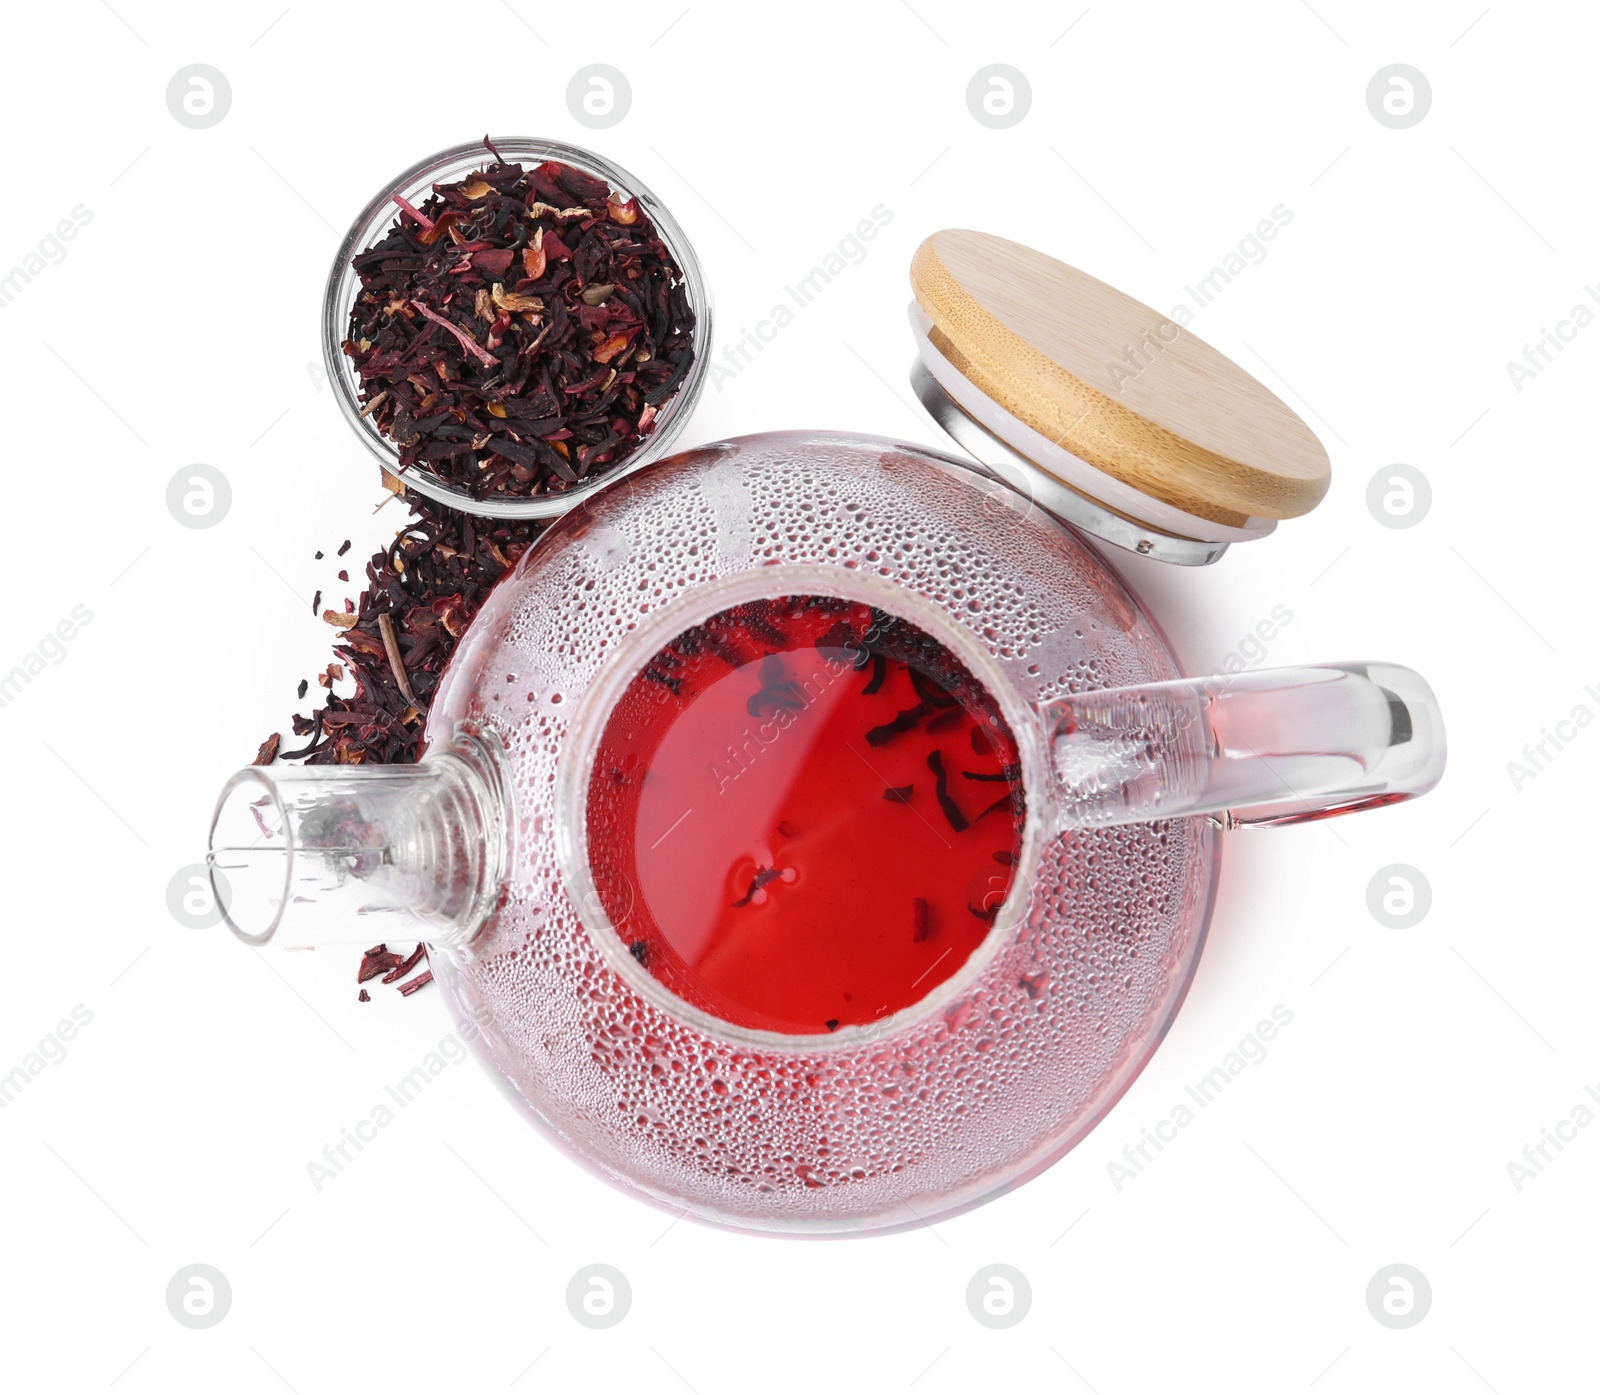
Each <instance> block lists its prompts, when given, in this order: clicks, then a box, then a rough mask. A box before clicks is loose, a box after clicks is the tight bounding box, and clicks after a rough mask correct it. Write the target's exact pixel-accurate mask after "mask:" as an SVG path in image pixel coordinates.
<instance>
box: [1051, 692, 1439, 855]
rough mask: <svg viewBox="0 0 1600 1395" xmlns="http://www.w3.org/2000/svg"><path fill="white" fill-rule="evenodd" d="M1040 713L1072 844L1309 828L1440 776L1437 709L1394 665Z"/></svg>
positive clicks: (1127, 696)
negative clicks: (1110, 836) (1087, 833)
mask: <svg viewBox="0 0 1600 1395" xmlns="http://www.w3.org/2000/svg"><path fill="white" fill-rule="evenodd" d="M1040 712H1041V715H1042V717H1043V718H1044V721H1045V727H1046V733H1047V736H1048V741H1049V751H1050V755H1051V757H1052V760H1053V764H1054V767H1055V773H1056V776H1057V779H1058V782H1059V783H1058V786H1057V790H1056V794H1057V803H1058V810H1059V814H1058V818H1059V824H1060V828H1061V830H1062V831H1063V832H1065V831H1067V830H1070V829H1075V828H1098V827H1105V826H1108V825H1112V824H1127V823H1142V822H1145V821H1148V820H1154V819H1169V818H1181V817H1185V816H1187V815H1190V814H1221V815H1223V816H1224V818H1223V821H1224V822H1225V823H1226V824H1227V826H1228V827H1230V828H1231V827H1240V826H1242V827H1256V828H1259V827H1267V826H1270V825H1274V824H1293V823H1305V822H1308V821H1311V820H1314V819H1325V818H1331V817H1333V816H1334V815H1335V814H1348V813H1354V812H1355V811H1356V810H1358V809H1371V808H1377V807H1380V806H1381V805H1384V804H1394V803H1397V802H1399V801H1400V800H1403V799H1411V798H1414V797H1415V796H1417V795H1419V794H1424V793H1426V792H1427V791H1428V790H1430V789H1432V788H1433V787H1434V785H1436V784H1438V782H1439V777H1440V775H1442V774H1443V773H1444V763H1445V736H1444V722H1443V719H1442V717H1441V715H1440V712H1439V703H1438V700H1437V699H1436V698H1435V697H1434V695H1433V690H1432V689H1431V688H1429V687H1428V685H1427V683H1426V682H1425V681H1424V680H1423V678H1422V677H1421V675H1419V674H1417V673H1414V672H1412V670H1410V669H1408V668H1402V667H1400V666H1399V665H1397V664H1383V663H1363V664H1318V665H1306V666H1304V667H1297V668H1279V669H1264V670H1258V671H1255V672H1250V673H1240V674H1235V675H1232V676H1226V675H1215V676H1213V677H1209V678H1195V679H1178V680H1176V681H1174V682H1170V683H1150V684H1146V685H1144V686H1141V687H1132V688H1106V689H1101V690H1099V691H1097V692H1086V693H1075V694H1073V695H1072V696H1070V697H1064V698H1059V699H1057V700H1055V701H1053V702H1049V703H1045V704H1041V707H1040Z"/></svg>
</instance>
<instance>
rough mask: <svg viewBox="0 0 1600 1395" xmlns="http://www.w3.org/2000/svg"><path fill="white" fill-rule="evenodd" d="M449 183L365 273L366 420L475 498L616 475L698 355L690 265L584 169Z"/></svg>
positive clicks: (414, 211) (370, 251) (360, 310)
mask: <svg viewBox="0 0 1600 1395" xmlns="http://www.w3.org/2000/svg"><path fill="white" fill-rule="evenodd" d="M484 144H485V146H486V147H487V151H488V153H489V154H490V155H492V156H493V162H492V163H489V164H487V165H486V167H485V168H484V169H482V170H479V171H476V172H474V173H473V174H471V175H469V176H468V177H467V178H466V179H463V180H459V181H457V182H455V183H449V184H435V185H434V186H433V192H432V193H431V194H430V195H429V196H428V198H427V199H425V200H424V201H423V202H422V205H421V207H420V208H419V207H414V206H413V205H411V204H410V203H408V202H407V201H406V200H405V199H403V198H401V197H399V196H398V195H396V196H395V199H394V201H395V202H396V203H397V204H399V205H400V208H401V213H400V215H399V216H398V217H397V218H396V220H395V222H394V225H393V227H391V228H390V230H389V231H388V233H386V234H385V235H384V237H382V238H381V239H380V240H379V241H378V242H376V243H375V244H374V245H373V246H371V247H369V248H367V249H366V250H365V251H362V252H358V253H357V254H356V255H355V257H354V258H352V261H351V264H352V266H354V268H355V270H356V272H357V274H358V275H359V276H360V278H361V290H360V291H359V293H358V294H357V295H356V298H355V302H354V304H353V305H352V306H351V310H350V323H349V331H348V338H347V339H346V340H345V342H344V351H345V353H346V354H347V355H348V356H349V357H350V360H351V362H352V363H353V364H354V366H355V369H356V373H357V375H358V376H359V378H360V381H361V400H362V402H363V404H364V406H363V409H362V415H363V416H366V415H371V416H372V418H373V420H374V421H375V422H376V423H377V425H378V428H379V429H380V430H381V431H382V432H383V434H384V435H385V436H387V437H388V438H389V439H390V440H391V441H393V442H394V443H395V444H396V445H397V446H398V447H399V450H400V466H401V471H400V473H401V475H402V476H404V474H405V472H406V471H407V470H409V469H412V468H414V467H417V466H419V465H420V466H423V467H425V468H427V469H429V470H431V471H432V472H433V473H434V474H435V475H437V476H438V477H439V478H440V479H441V480H444V481H445V482H446V483H448V484H452V485H454V486H456V487H458V488H462V489H465V490H467V491H468V492H470V493H471V495H472V496H473V497H474V498H476V499H486V498H490V497H516V498H526V497H529V496H533V495H542V494H550V493H559V492H561V491H563V490H566V489H569V488H571V487H572V486H573V485H576V484H578V483H580V482H581V481H584V480H586V479H588V478H591V477H593V476H594V475H598V474H600V473H602V472H603V471H604V470H605V469H606V468H607V467H609V466H613V465H617V464H620V463H621V462H622V461H623V460H625V459H626V458H627V457H628V456H629V455H631V454H632V453H633V451H634V450H635V449H636V448H637V447H638V446H639V444H640V442H641V441H642V440H643V438H644V437H646V436H648V435H649V434H650V432H651V430H652V429H653V427H654V425H655V421H656V417H657V415H658V413H659V412H660V410H661V409H662V407H663V406H664V405H665V403H666V402H667V400H668V399H669V398H670V397H672V395H673V394H674V393H676V392H677V391H678V389H679V387H680V386H681V385H682V384H683V382H684V380H685V379H686V377H687V376H688V373H689V369H690V367H691V365H692V364H693V361H694V354H695V345H694V330H695V315H694V310H693V307H692V306H691V305H690V303H689V294H688V288H687V286H686V285H685V283H684V278H683V271H682V269H681V268H680V267H679V266H678V264H677V262H676V261H675V260H674V259H673V255H672V253H671V251H670V250H669V249H668V248H667V246H666V244H665V243H663V242H662V240H661V238H660V236H659V235H658V234H657V232H656V229H655V228H654V226H653V225H652V224H651V222H650V219H649V218H648V217H646V215H645V214H644V212H643V211H642V210H641V209H640V207H639V204H638V201H637V200H636V199H634V198H633V197H632V196H631V195H628V194H624V193H622V192H620V191H616V190H612V189H611V188H610V187H609V186H608V185H607V183H606V182H605V181H604V180H601V179H597V178H596V177H595V176H593V175H591V174H588V173H586V172H584V171H583V170H579V169H575V168H574V167H573V166H571V165H566V164H562V163H559V162H557V161H554V160H547V161H545V162H544V163H542V164H539V165H536V166H534V167H533V168H531V169H524V168H523V167H522V166H521V165H518V164H507V163H505V162H504V161H503V160H502V159H501V158H500V153H499V152H498V151H497V150H495V148H494V147H493V146H492V145H490V144H489V142H488V140H487V138H486V139H485V141H484Z"/></svg>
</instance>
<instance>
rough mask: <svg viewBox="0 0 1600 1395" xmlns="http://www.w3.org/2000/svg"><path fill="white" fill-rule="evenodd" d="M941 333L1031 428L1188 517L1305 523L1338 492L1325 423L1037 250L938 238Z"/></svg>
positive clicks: (936, 310) (982, 238)
mask: <svg viewBox="0 0 1600 1395" xmlns="http://www.w3.org/2000/svg"><path fill="white" fill-rule="evenodd" d="M911 287H912V290H913V292H914V293H915V295H916V298H917V302H918V304H920V305H921V306H922V309H923V312H924V313H925V314H926V315H927V316H928V317H929V319H931V320H932V321H933V328H932V330H931V331H930V334H929V338H930V339H931V340H932V342H933V344H934V347H936V348H937V349H938V350H939V352H940V353H942V354H943V355H944V356H945V357H946V358H947V359H948V360H949V361H950V363H951V364H952V365H954V367H955V368H956V369H957V370H959V371H960V373H961V374H962V375H963V376H965V377H966V378H968V379H969V380H970V381H971V382H972V383H973V384H974V385H975V386H976V387H978V388H980V389H981V390H982V391H983V392H984V393H986V394H987V395H988V396H989V397H990V398H992V399H993V400H994V401H995V402H996V403H998V404H999V405H1000V406H1001V407H1003V408H1004V409H1005V410H1006V411H1008V412H1010V413H1011V414H1012V416H1014V417H1016V418H1017V419H1018V420H1019V421H1021V422H1022V423H1024V424H1025V425H1026V426H1029V427H1031V428H1032V429H1033V430H1035V431H1037V432H1039V433H1040V434H1041V435H1042V436H1044V437H1046V438H1047V439H1048V440H1050V441H1053V442H1055V443H1057V444H1058V445H1060V446H1062V447H1064V448H1065V449H1066V450H1068V451H1070V452H1071V453H1072V454H1073V455H1076V456H1077V457H1078V458H1079V459H1080V460H1084V461H1087V462H1088V463H1089V464H1090V465H1093V466H1094V467H1095V468H1096V469H1098V470H1102V471H1104V472H1105V473H1106V474H1108V475H1111V476H1113V477H1114V478H1116V479H1118V480H1121V481H1122V482H1123V483H1124V484H1127V485H1129V486H1131V487H1132V488H1134V489H1137V490H1139V491H1140V492H1141V493H1144V494H1148V495H1150V496H1152V497H1154V498H1156V499H1159V500H1161V501H1163V502H1164V503H1167V504H1170V505H1172V506H1173V507H1174V508H1178V509H1181V510H1183V511H1184V512H1185V513H1190V514H1194V515H1196V516H1198V517H1200V518H1205V519H1211V520H1213V521H1215V522H1218V523H1224V524H1228V525H1231V526H1239V525H1242V524H1243V523H1244V522H1245V520H1246V519H1248V518H1251V517H1256V518H1273V519H1278V518H1295V517H1298V516H1299V515H1300V514H1303V513H1307V512H1309V511H1310V510H1311V509H1313V508H1315V507H1316V505H1317V503H1318V502H1319V501H1320V500H1321V498H1322V496H1323V495H1324V494H1326V493H1327V492H1328V481H1329V475H1330V470H1329V465H1328V453H1327V452H1326V451H1325V450H1324V449H1323V448H1322V443H1321V442H1320V441H1319V440H1317V438H1316V436H1315V435H1313V434H1312V431H1311V428H1310V427H1309V426H1307V425H1306V424H1305V422H1304V421H1302V420H1301V419H1300V418H1299V417H1298V416H1297V415H1296V414H1295V413H1294V412H1292V411H1291V410H1290V409H1289V408H1288V407H1287V406H1286V405H1285V404H1284V403H1283V402H1282V401H1281V400H1280V399H1279V398H1278V396H1277V395H1276V394H1275V393H1273V392H1271V391H1270V390H1269V389H1268V388H1266V387H1265V386H1263V385H1262V384H1261V383H1259V382H1257V381H1256V379H1255V378H1253V377H1251V376H1250V374H1248V373H1246V372H1245V371H1244V369H1242V368H1240V367H1239V365H1238V364H1236V363H1234V362H1233V361H1232V360H1231V359H1229V358H1227V357H1226V356H1225V355H1223V354H1221V353H1218V352H1217V350H1215V349H1213V348H1212V347H1211V346H1210V345H1209V344H1207V343H1205V342H1203V341H1202V340H1200V339H1197V338H1196V337H1195V336H1194V334H1193V333H1191V332H1190V331H1189V330H1188V329H1184V328H1181V327H1180V326H1179V325H1177V324H1176V323H1175V322H1174V321H1172V320H1170V319H1168V318H1167V317H1166V316H1165V315H1162V314H1158V313H1157V312H1156V311H1154V310H1152V309H1150V308H1149V307H1148V306H1146V305H1141V304H1140V303H1139V302H1138V301H1137V300H1134V299H1133V298H1132V297H1131V296H1126V295H1124V294H1123V293H1122V292H1121V291H1118V290H1115V289H1114V288H1113V287H1111V286H1108V285H1106V284H1105V282H1103V281H1098V280H1096V279H1095V278H1094V277H1093V276H1090V275H1088V274H1086V273H1085V272H1082V271H1079V270H1077V269H1076V268H1075V267H1070V266H1068V265H1066V263H1064V262H1058V261H1056V260H1055V259H1054V258H1053V257H1047V256H1045V255H1044V254H1043V253H1041V252H1036V251H1034V250H1033V249H1032V248H1029V247H1024V246H1022V245H1020V244H1019V243H1015V242H1009V241H1007V240H1006V239H1005V238H1003V237H995V236H992V235H991V234H988V233H979V232H970V231H966V230H962V229H951V230H947V231H944V232H937V233H934V234H933V236H932V237H930V238H928V239H927V241H925V242H924V243H923V244H922V246H920V247H919V248H918V249H917V251H916V255H915V256H914V257H913V258H912V262H911Z"/></svg>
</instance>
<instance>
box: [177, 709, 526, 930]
mask: <svg viewBox="0 0 1600 1395" xmlns="http://www.w3.org/2000/svg"><path fill="white" fill-rule="evenodd" d="M510 827H511V821H510V819H509V817H508V811H507V807H506V798H505V785H504V781H503V779H502V755H501V747H500V742H499V739H498V737H496V736H495V735H494V734H493V733H492V732H491V733H486V734H483V735H473V734H469V733H466V732H462V733H460V734H459V735H458V736H457V737H456V738H455V739H454V740H453V741H451V742H450V743H449V744H448V746H445V747H443V748H442V749H439V750H435V751H430V752H429V753H428V755H427V756H426V757H425V758H424V759H423V760H422V761H420V762H419V763H418V764H416V765H407V766H351V765H325V766H305V765H276V766H249V767H247V768H245V769H244V770H241V771H239V772H238V773H237V774H236V775H234V776H233V777H232V778H231V779H230V780H229V781H228V782H227V784H226V785H224V786H223V790H222V794H221V797H220V798H219V799H218V800H217V809H216V813H215V815H214V816H213V817H212V821H211V840H210V849H209V851H208V853H207V855H206V864H207V867H208V868H209V870H210V874H211V884H212V891H213V894H214V896H215V898H216V904H217V906H218V907H219V909H220V910H221V911H222V914H223V918H224V920H225V922H226V923H227V926H228V928H229V929H230V930H232V931H233V933H234V934H235V935H237V936H238V937H239V938H240V939H241V940H243V941H244V942H245V943H246V944H249V945H258V946H259V945H264V944H267V943H269V942H271V943H273V944H275V945H280V946H285V947H289V948H297V947H304V946H314V945H319V944H342V943H359V942H371V941H373V940H383V939H386V938H393V939H397V940H403V939H414V940H424V941H426V942H427V943H429V944H430V945H433V946H436V947H441V948H445V947H448V948H458V949H464V948H465V947H466V946H467V945H469V944H470V943H471V941H472V940H473V938H474V937H475V936H476V935H477V934H478V932H479V931H480V930H481V929H482V928H483V926H484V924H485V923H486V922H487V920H488V919H489V916H490V915H491V914H492V913H493V911H494V909H495V908H496V906H497V905H498V902H499V899H500V894H501V888H502V886H503V883H504V878H505V874H506V868H507V865H508V863H509V849H508V838H509V830H510Z"/></svg>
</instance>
